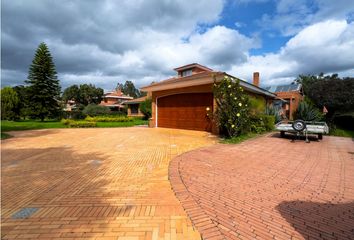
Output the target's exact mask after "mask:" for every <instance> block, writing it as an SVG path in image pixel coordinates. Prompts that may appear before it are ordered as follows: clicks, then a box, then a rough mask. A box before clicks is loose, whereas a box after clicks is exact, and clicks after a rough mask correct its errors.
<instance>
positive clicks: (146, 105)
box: [139, 98, 151, 120]
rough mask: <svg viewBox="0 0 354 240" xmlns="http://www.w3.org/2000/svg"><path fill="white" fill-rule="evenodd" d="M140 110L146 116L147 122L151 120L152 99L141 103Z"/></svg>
mask: <svg viewBox="0 0 354 240" xmlns="http://www.w3.org/2000/svg"><path fill="white" fill-rule="evenodd" d="M139 109H140V111H141V112H142V113H143V114H144V119H145V120H147V119H149V118H151V98H147V99H146V100H145V101H144V102H141V103H140V105H139Z"/></svg>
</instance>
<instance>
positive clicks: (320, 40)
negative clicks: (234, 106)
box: [232, 20, 354, 85]
mask: <svg viewBox="0 0 354 240" xmlns="http://www.w3.org/2000/svg"><path fill="white" fill-rule="evenodd" d="M353 52H354V23H347V22H346V21H345V20H327V21H323V22H320V23H316V24H314V25H311V26H309V27H307V28H304V29H303V30H302V31H300V32H299V33H298V34H297V35H296V36H294V37H293V38H291V39H290V40H289V41H288V42H287V44H286V45H285V46H284V47H283V48H282V49H281V50H280V51H279V52H278V53H276V54H274V53H271V54H266V55H264V56H251V57H250V58H249V59H248V61H247V62H246V63H244V64H241V65H238V66H234V67H233V69H232V73H233V74H234V75H235V76H241V77H243V78H246V79H251V75H252V72H254V71H259V72H260V73H261V78H262V81H261V83H262V84H263V85H272V84H281V83H284V82H290V81H292V80H294V78H295V77H296V76H297V75H299V74H319V73H320V72H324V73H338V72H339V74H340V75H341V76H348V75H345V74H350V73H352V72H353V71H352V70H348V69H354V58H353V56H352V55H353ZM349 76H350V75H349Z"/></svg>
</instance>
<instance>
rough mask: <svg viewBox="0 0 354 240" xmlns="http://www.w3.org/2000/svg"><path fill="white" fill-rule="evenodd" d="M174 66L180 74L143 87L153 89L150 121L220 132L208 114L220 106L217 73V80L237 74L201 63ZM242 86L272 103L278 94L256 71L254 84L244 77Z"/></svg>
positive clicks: (266, 101)
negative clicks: (267, 87)
mask: <svg viewBox="0 0 354 240" xmlns="http://www.w3.org/2000/svg"><path fill="white" fill-rule="evenodd" d="M174 70H175V71H176V72H177V76H176V77H172V78H170V79H166V80H164V81H161V82H157V83H153V84H150V85H148V86H146V87H143V88H141V90H142V91H145V92H151V97H152V118H151V120H150V123H149V125H150V126H151V127H167V128H179V129H191V130H201V131H208V132H213V133H218V129H217V127H216V124H215V122H213V121H212V119H210V118H209V117H208V115H207V113H208V112H210V111H215V109H216V101H215V99H214V96H213V83H214V77H215V79H216V81H221V79H223V78H224V76H229V77H233V76H231V75H229V74H227V73H225V72H219V71H214V70H212V69H210V68H208V67H205V66H202V65H200V64H197V63H193V64H188V65H185V66H182V67H178V68H175V69H174ZM240 86H241V87H242V88H243V89H244V90H245V92H247V93H248V94H250V95H253V96H258V97H260V98H262V99H263V100H264V101H265V103H268V104H269V103H270V102H272V100H273V99H274V98H276V96H275V94H274V93H271V92H269V91H267V90H265V89H263V88H260V87H259V73H254V79H253V84H251V83H248V82H246V81H243V80H240Z"/></svg>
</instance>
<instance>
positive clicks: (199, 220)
mask: <svg viewBox="0 0 354 240" xmlns="http://www.w3.org/2000/svg"><path fill="white" fill-rule="evenodd" d="M187 153H188V152H187ZM184 155H185V153H183V154H181V155H179V156H177V157H175V158H173V159H172V160H171V161H170V165H169V167H168V179H169V181H170V184H171V188H172V190H173V192H174V193H175V196H176V197H177V199H178V200H179V201H180V203H181V205H182V207H183V209H184V210H185V211H186V213H187V215H188V217H189V218H190V220H191V221H192V223H193V225H194V226H195V227H196V228H197V230H198V231H199V233H200V235H201V236H202V239H213V240H221V239H225V236H224V235H223V234H222V233H221V232H220V230H219V229H218V227H217V224H216V223H215V222H214V221H212V220H211V219H210V217H209V216H208V215H207V214H206V213H205V212H204V210H203V209H202V208H201V207H200V206H199V204H198V202H197V200H195V199H194V198H193V196H192V195H191V194H190V192H189V191H188V189H187V187H186V185H185V184H184V182H183V180H182V178H181V175H180V171H179V165H180V162H181V161H182V160H183V156H184Z"/></svg>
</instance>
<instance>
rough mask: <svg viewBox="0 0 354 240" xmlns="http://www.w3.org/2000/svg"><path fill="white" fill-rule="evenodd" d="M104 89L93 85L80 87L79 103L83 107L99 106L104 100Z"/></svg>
mask: <svg viewBox="0 0 354 240" xmlns="http://www.w3.org/2000/svg"><path fill="white" fill-rule="evenodd" d="M102 96H103V89H102V88H96V87H95V85H92V84H83V85H80V99H79V102H80V103H81V104H83V105H85V106H86V105H88V104H99V103H100V102H101V100H102Z"/></svg>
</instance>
